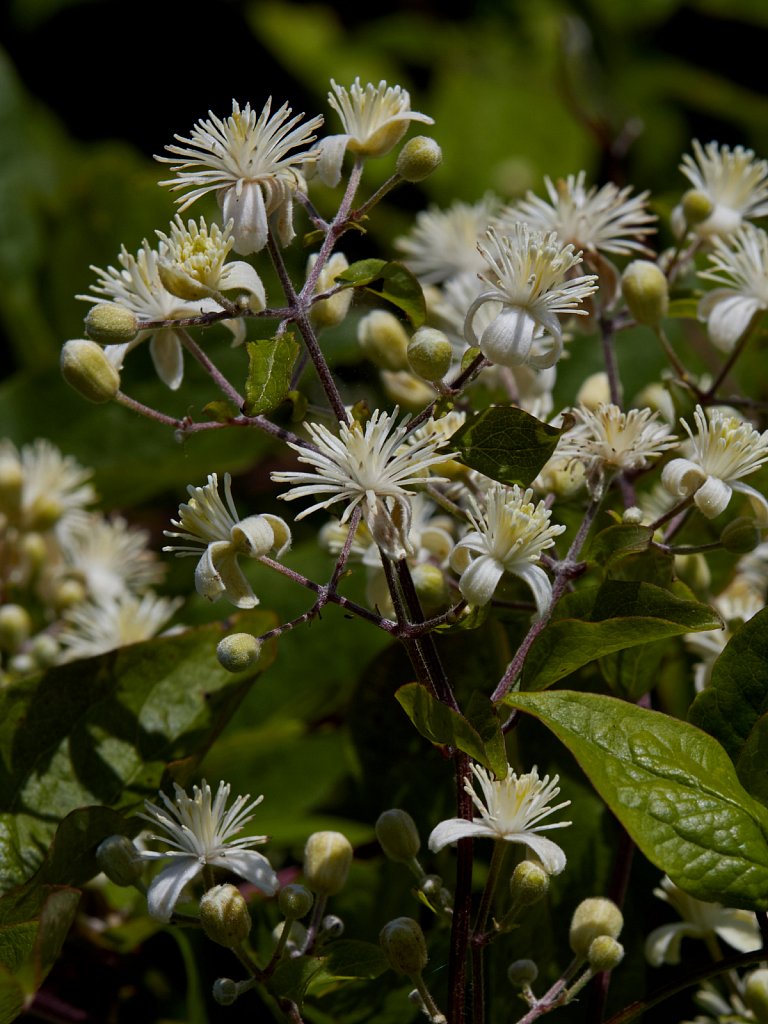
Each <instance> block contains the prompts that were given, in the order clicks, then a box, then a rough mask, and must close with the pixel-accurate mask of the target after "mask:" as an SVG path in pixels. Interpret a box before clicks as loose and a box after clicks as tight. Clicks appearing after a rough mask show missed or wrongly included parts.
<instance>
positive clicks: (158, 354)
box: [149, 327, 184, 391]
mask: <svg viewBox="0 0 768 1024" xmlns="http://www.w3.org/2000/svg"><path fill="white" fill-rule="evenodd" d="M149 354H150V355H151V356H152V362H153V363H154V364H155V369H156V370H157V375H158V377H159V378H160V380H161V381H162V382H163V384H165V385H166V386H167V387H169V388H170V389H171V391H177V390H178V388H179V386H180V385H181V381H182V378H183V377H184V356H183V354H182V350H181V343H180V341H179V338H178V335H177V334H176V331H174V330H173V329H172V328H170V327H166V328H164V329H163V330H160V331H155V333H154V334H153V335H152V339H151V341H150V343H149Z"/></svg>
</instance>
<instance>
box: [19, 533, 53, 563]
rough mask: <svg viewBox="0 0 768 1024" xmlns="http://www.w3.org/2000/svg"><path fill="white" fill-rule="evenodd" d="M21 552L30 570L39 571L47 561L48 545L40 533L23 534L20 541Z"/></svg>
mask: <svg viewBox="0 0 768 1024" xmlns="http://www.w3.org/2000/svg"><path fill="white" fill-rule="evenodd" d="M21 550H22V551H23V552H24V557H25V558H26V559H27V560H28V562H29V564H30V567H31V568H32V569H40V568H41V567H42V566H43V564H44V563H45V562H46V561H47V559H48V545H47V544H46V543H45V537H43V535H42V534H40V533H25V534H24V536H23V537H22V539H21Z"/></svg>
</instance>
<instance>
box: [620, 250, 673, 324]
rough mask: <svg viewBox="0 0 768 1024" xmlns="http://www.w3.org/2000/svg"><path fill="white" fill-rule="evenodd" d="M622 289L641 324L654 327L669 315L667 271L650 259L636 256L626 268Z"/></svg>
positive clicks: (632, 311) (631, 311) (625, 298)
mask: <svg viewBox="0 0 768 1024" xmlns="http://www.w3.org/2000/svg"><path fill="white" fill-rule="evenodd" d="M621 293H622V295H623V296H624V301H625V302H626V304H627V306H628V308H629V311H630V313H631V314H632V316H633V317H634V318H635V320H637V322H638V323H639V324H647V325H648V326H649V327H655V326H656V325H657V324H659V323H661V321H662V320H663V319H664V317H665V316H666V315H667V310H668V308H669V285H668V284H667V279H666V277H665V276H664V271H663V270H661V269H660V268H659V267H658V266H657V265H656V264H655V263H652V262H651V261H650V260H633V261H632V263H630V264H629V265H628V266H627V267H626V268H625V270H624V273H623V274H622V275H621Z"/></svg>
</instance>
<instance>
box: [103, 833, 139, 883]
mask: <svg viewBox="0 0 768 1024" xmlns="http://www.w3.org/2000/svg"><path fill="white" fill-rule="evenodd" d="M96 863H97V864H98V865H99V867H100V868H101V870H102V871H103V872H104V874H105V875H106V876H107V878H108V879H109V880H110V882H114V883H115V885H123V886H128V885H135V884H136V883H137V882H138V881H139V879H140V878H141V875H142V868H143V866H144V861H143V860H142V859H141V854H140V853H139V851H138V850H137V849H136V847H135V846H134V845H133V843H132V842H131V840H130V839H129V838H128V836H109V837H108V838H107V839H104V840H103V841H102V842H101V843H99V845H98V847H97V848H96Z"/></svg>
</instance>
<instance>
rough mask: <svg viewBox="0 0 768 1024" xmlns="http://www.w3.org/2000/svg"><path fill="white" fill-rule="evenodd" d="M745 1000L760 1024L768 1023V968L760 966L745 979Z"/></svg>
mask: <svg viewBox="0 0 768 1024" xmlns="http://www.w3.org/2000/svg"><path fill="white" fill-rule="evenodd" d="M744 1002H745V1003H746V1004H747V1006H748V1007H749V1009H750V1010H751V1011H752V1013H753V1014H754V1016H755V1020H756V1021H757V1022H758V1024H768V968H765V967H759V968H758V969H757V970H756V971H752V973H751V974H748V975H747V977H746V978H745V979H744Z"/></svg>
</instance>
